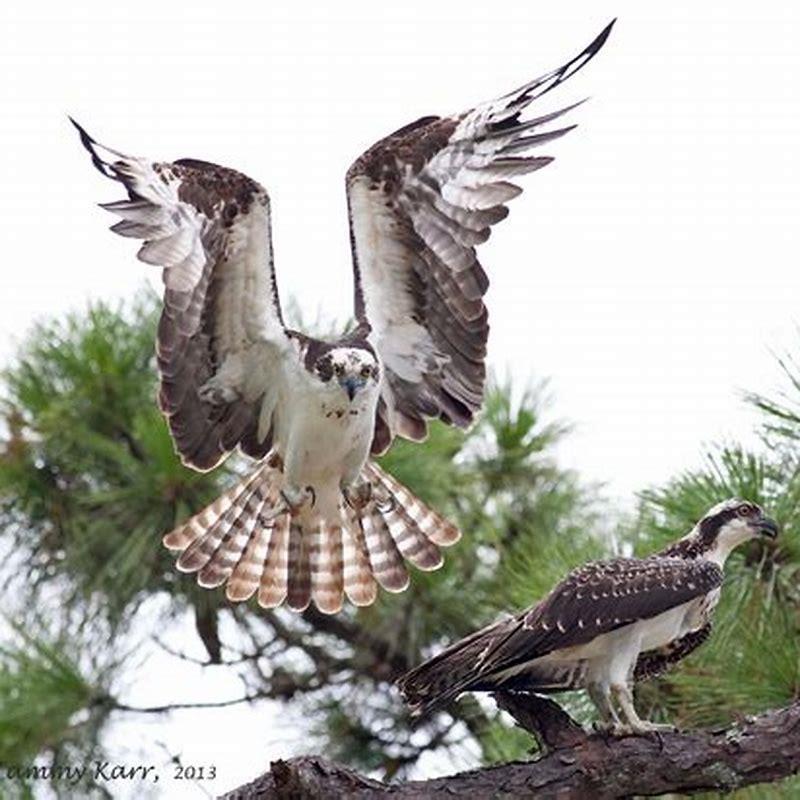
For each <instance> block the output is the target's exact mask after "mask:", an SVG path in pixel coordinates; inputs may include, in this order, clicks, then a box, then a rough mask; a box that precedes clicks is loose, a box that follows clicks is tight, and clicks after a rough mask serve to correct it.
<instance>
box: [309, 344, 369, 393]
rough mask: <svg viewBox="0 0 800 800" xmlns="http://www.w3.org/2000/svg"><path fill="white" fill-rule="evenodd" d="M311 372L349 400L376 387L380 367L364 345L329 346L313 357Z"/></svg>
mask: <svg viewBox="0 0 800 800" xmlns="http://www.w3.org/2000/svg"><path fill="white" fill-rule="evenodd" d="M314 373H315V374H316V375H317V377H318V378H319V379H320V380H321V381H322V382H323V383H326V384H328V385H329V386H330V387H331V388H336V389H337V390H338V391H341V392H342V393H343V394H344V396H345V397H346V398H347V400H348V401H349V402H351V403H352V402H353V401H355V400H356V399H357V398H358V397H359V396H360V395H363V393H364V392H365V391H369V390H370V389H372V390H377V388H378V383H379V377H380V367H379V366H378V361H377V359H376V358H375V356H374V355H373V354H372V353H371V352H370V351H369V350H367V349H366V348H363V347H333V348H331V349H330V350H328V351H327V352H326V353H324V354H323V355H322V356H320V357H319V358H318V359H317V361H316V363H315V364H314Z"/></svg>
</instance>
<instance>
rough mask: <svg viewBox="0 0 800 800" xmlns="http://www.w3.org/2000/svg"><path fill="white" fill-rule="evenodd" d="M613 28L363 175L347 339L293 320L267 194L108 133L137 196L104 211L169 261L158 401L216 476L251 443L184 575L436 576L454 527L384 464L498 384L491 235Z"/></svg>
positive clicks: (404, 138)
mask: <svg viewBox="0 0 800 800" xmlns="http://www.w3.org/2000/svg"><path fill="white" fill-rule="evenodd" d="M610 28H611V26H610V25H609V26H608V27H607V28H606V29H605V30H604V31H603V32H602V33H601V34H600V35H599V36H598V37H597V39H595V41H594V42H592V44H591V45H589V47H587V48H586V49H585V50H584V51H582V52H581V53H580V54H579V55H578V56H577V57H576V58H574V59H572V60H571V61H570V62H568V63H567V64H566V65H565V66H563V67H561V68H560V69H558V70H555V71H553V72H551V73H548V74H546V75H544V76H542V77H541V78H538V79H536V80H533V81H531V82H529V83H527V84H525V85H524V86H523V87H520V89H518V90H516V91H514V92H512V93H510V94H508V95H505V96H503V97H501V98H499V99H498V100H495V101H492V102H489V103H484V104H482V105H479V106H476V107H475V108H473V109H472V110H470V111H468V112H466V113H462V114H455V115H452V116H448V117H441V118H440V117H424V118H422V119H420V120H418V121H417V122H415V123H412V124H411V125H408V126H406V127H405V128H402V129H401V130H399V131H397V132H395V133H394V134H392V135H391V136H389V137H387V138H385V139H382V140H381V141H379V142H378V143H377V144H376V145H374V146H373V147H371V148H370V149H369V150H368V151H367V152H366V153H364V154H363V155H362V156H361V157H360V158H359V159H357V160H356V162H355V163H354V164H353V166H352V167H351V168H350V170H349V171H348V173H347V181H346V183H347V197H348V208H349V214H350V229H351V240H352V249H353V261H354V270H355V317H356V321H357V326H356V328H355V329H354V330H353V331H351V332H350V333H348V334H345V335H343V336H342V337H340V338H339V339H337V340H335V341H332V342H325V341H322V340H319V339H315V338H313V337H309V336H306V335H304V334H302V333H299V332H298V331H293V330H290V329H288V328H287V327H286V326H285V324H284V321H283V318H282V315H281V307H280V301H279V297H278V291H277V284H276V280H275V271H274V266H273V254H272V243H271V231H270V201H269V197H268V195H267V192H266V190H265V189H264V188H263V187H262V186H260V185H259V184H258V183H256V182H255V181H253V180H251V179H250V178H248V177H247V176H246V175H243V174H241V173H239V172H236V171H235V170H232V169H229V168H227V167H221V166H218V165H215V164H211V163H208V162H205V161H199V160H196V159H186V158H184V159H179V160H177V161H174V162H159V161H152V160H150V159H146V158H140V157H135V156H129V155H125V154H123V153H120V152H118V151H116V150H112V149H111V148H108V147H105V146H103V145H101V144H99V143H98V142H96V141H95V140H94V139H93V138H92V137H91V136H89V134H87V133H86V132H85V131H84V130H83V129H82V128H81V127H80V126H78V125H77V123H76V127H77V128H78V130H79V132H80V136H81V141H82V142H83V144H84V146H85V147H86V149H87V150H88V151H89V152H90V154H91V157H92V160H93V163H94V164H95V166H96V167H97V168H98V169H99V170H100V171H101V172H102V173H103V174H104V175H105V176H107V177H109V178H111V179H113V180H115V181H118V182H119V183H121V184H122V186H123V187H124V188H125V190H126V192H127V199H124V200H119V201H115V202H111V203H105V204H103V207H104V208H106V209H107V210H108V211H110V212H112V213H114V214H115V215H117V216H118V217H119V218H120V219H119V221H118V222H117V223H116V224H115V225H114V226H113V227H112V230H114V231H115V232H116V233H119V234H121V235H123V236H128V237H133V238H137V239H141V240H143V242H144V243H143V244H142V246H141V247H140V249H139V253H138V256H139V258H140V259H141V260H142V261H144V262H146V263H148V264H154V265H157V266H160V267H161V268H162V270H163V280H164V284H165V290H164V307H163V311H162V315H161V319H160V322H159V327H158V335H157V341H156V352H157V356H158V369H159V375H160V390H159V404H160V407H161V409H162V411H163V413H164V415H165V416H166V418H167V421H168V424H169V428H170V432H171V434H172V438H173V440H174V441H175V446H176V449H177V451H178V453H179V454H180V457H181V459H182V461H183V463H184V464H186V465H187V466H189V467H191V468H193V469H197V470H210V469H213V468H214V467H215V466H217V465H218V464H219V463H220V462H221V461H222V460H224V459H225V458H226V457H227V456H228V455H229V454H230V453H231V452H232V451H234V450H236V449H239V450H240V451H241V452H243V453H244V454H246V455H248V456H250V457H252V458H254V459H256V460H258V461H259V462H260V464H259V466H258V467H257V468H256V470H255V472H253V474H252V475H250V476H248V477H247V478H245V479H244V480H242V481H241V482H240V483H238V484H237V485H236V486H234V487H232V488H231V489H229V490H228V491H227V492H226V493H225V494H224V495H222V497H220V498H219V500H217V501H216V502H215V503H213V504H211V505H210V506H209V507H208V508H207V509H205V510H203V511H202V512H200V513H199V514H198V515H196V516H195V517H193V518H192V519H191V520H189V521H188V522H186V523H184V524H183V525H180V526H179V527H178V528H176V529H175V530H174V531H172V532H171V533H169V534H168V535H167V536H166V537H165V543H166V544H167V546H168V547H170V548H172V549H174V550H176V551H179V552H180V556H179V558H178V562H177V565H178V568H179V569H181V570H183V571H186V572H192V573H196V574H197V576H198V582H199V583H200V584H201V585H203V586H208V587H217V586H221V585H223V584H227V594H228V597H229V598H230V599H232V600H244V599H247V598H248V597H251V596H253V595H257V597H258V602H259V603H261V604H262V605H263V606H266V607H273V606H276V605H279V604H280V603H282V602H284V601H286V602H287V603H288V605H289V606H291V607H292V608H295V609H303V608H305V607H306V606H307V605H308V604H309V603H310V602H314V603H315V604H316V605H317V606H318V607H319V608H320V609H322V610H323V611H328V612H335V611H337V610H338V609H339V608H340V607H341V604H342V600H343V598H344V597H345V596H346V597H348V598H349V599H350V600H351V601H352V602H353V603H355V604H358V605H367V604H369V603H371V602H373V600H374V599H375V596H376V593H377V587H378V586H381V587H383V588H385V589H387V590H389V591H402V590H403V589H405V587H406V586H407V585H408V581H409V575H408V569H407V566H406V564H407V563H411V564H412V565H413V566H415V567H417V568H419V569H436V568H437V567H438V566H439V565H440V564H441V563H442V557H441V552H440V548H441V547H444V546H448V545H450V544H452V543H453V542H455V541H456V540H457V539H458V538H459V532H458V530H457V528H455V526H453V525H452V524H450V523H448V522H447V521H446V520H444V519H443V518H442V517H440V516H439V515H438V514H436V513H435V512H434V511H432V510H431V509H429V508H428V507H427V506H425V505H424V504H423V503H422V502H421V501H420V500H418V499H417V498H415V497H414V496H413V495H412V494H411V493H410V492H409V491H408V490H407V489H405V487H403V486H401V485H400V484H398V483H397V481H395V480H394V479H393V478H392V477H391V476H389V475H387V474H386V473H384V472H383V471H382V470H380V468H379V467H378V466H377V465H376V464H374V463H373V462H370V461H369V456H370V454H373V455H374V454H379V453H382V452H384V451H385V450H386V449H387V448H388V447H389V446H390V444H391V442H392V440H393V439H394V437H395V436H402V437H405V438H409V439H413V440H421V439H423V438H424V437H425V434H426V430H427V421H428V420H430V419H436V418H438V419H441V420H443V421H445V422H446V423H450V424H454V425H457V426H459V427H467V426H468V425H469V424H470V423H471V422H472V420H473V419H474V416H475V414H476V413H477V411H478V409H479V408H480V406H481V402H482V398H483V390H484V382H485V374H486V372H485V363H484V362H485V355H486V340H487V336H488V330H489V328H488V316H487V311H486V307H485V306H484V304H483V299H482V298H483V295H484V294H485V292H486V288H487V286H488V279H487V277H486V274H485V272H484V271H483V269H482V267H481V266H480V264H479V263H478V261H477V257H476V252H475V248H476V246H477V245H478V244H480V243H481V242H483V241H485V240H486V239H487V238H488V236H489V231H490V227H491V226H492V225H494V224H495V223H496V222H498V221H500V220H501V219H503V218H504V217H505V216H506V213H507V209H506V206H505V203H506V202H507V201H508V200H510V199H512V198H513V197H514V196H516V195H517V194H518V193H519V191H520V189H519V188H518V187H517V186H515V185H514V184H512V183H510V182H509V179H511V178H514V177H516V176H520V175H523V174H525V173H528V172H532V171H534V170H537V169H539V168H541V167H543V166H545V165H546V164H548V163H549V162H550V161H551V160H552V159H551V158H550V157H549V156H541V155H534V154H533V151H535V150H536V148H538V147H539V146H540V145H542V144H544V143H547V142H550V141H552V140H553V139H556V138H557V137H559V136H561V135H563V134H564V133H565V132H567V131H568V130H570V129H571V127H574V126H568V127H557V126H555V125H553V123H555V122H556V121H557V120H558V119H559V118H560V117H561V116H562V115H563V114H565V113H566V112H568V111H569V110H571V109H572V108H574V106H568V107H566V108H562V109H560V110H558V111H554V112H553V111H551V112H548V113H544V114H540V115H539V116H535V117H532V118H529V119H527V120H524V119H523V118H522V114H523V112H524V111H525V110H526V109H527V108H528V106H529V105H530V104H531V103H533V102H534V101H536V100H537V99H538V98H540V97H541V96H542V95H544V94H546V93H547V92H549V91H550V90H551V89H553V88H555V87H556V86H558V85H559V84H560V83H562V82H563V81H564V80H566V79H567V78H568V77H569V76H570V75H572V74H573V73H574V72H575V71H576V70H578V69H580V68H581V67H582V66H583V65H584V64H585V63H586V62H587V61H589V60H590V59H591V58H592V57H593V56H594V55H595V54H596V53H597V51H598V50H599V49H600V47H601V46H602V45H603V43H604V42H605V40H606V38H607V36H608V33H609V31H610Z"/></svg>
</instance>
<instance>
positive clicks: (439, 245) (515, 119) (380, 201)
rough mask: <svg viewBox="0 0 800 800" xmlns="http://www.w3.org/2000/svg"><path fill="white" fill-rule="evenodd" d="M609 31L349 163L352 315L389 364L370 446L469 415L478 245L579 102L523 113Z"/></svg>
mask: <svg viewBox="0 0 800 800" xmlns="http://www.w3.org/2000/svg"><path fill="white" fill-rule="evenodd" d="M610 29H611V25H609V26H608V27H607V28H606V29H605V30H604V31H603V32H602V33H601V34H600V35H599V36H598V37H597V38H596V39H595V40H594V41H593V42H592V44H590V45H589V46H588V47H587V48H586V49H585V50H583V52H581V53H580V54H579V55H578V56H576V57H575V58H574V59H572V60H571V61H570V62H568V63H567V64H565V65H564V66H562V67H560V68H559V69H557V70H554V71H553V72H549V73H547V74H546V75H543V76H541V77H540V78H537V79H535V80H533V81H530V82H529V83H527V84H525V85H524V86H522V87H520V88H519V89H517V90H515V91H514V92H511V93H509V94H507V95H505V96H503V97H501V98H499V99H497V100H494V101H491V102H488V103H484V104H482V105H479V106H477V107H475V108H473V109H472V110H471V111H468V112H467V113H464V114H456V115H452V116H449V117H435V116H434V117H423V118H421V119H419V120H417V121H416V122H414V123H411V124H410V125H407V126H405V127H403V128H401V129H400V130H398V131H396V132H395V133H393V134H391V135H390V136H388V137H386V138H385V139H382V140H381V141H379V142H378V143H377V144H375V145H373V146H372V147H371V148H370V149H369V150H367V151H366V152H365V153H364V154H363V155H362V156H361V157H360V158H358V159H357V160H356V162H355V163H354V164H353V165H352V167H351V168H350V169H349V171H348V173H347V194H348V207H349V214H350V231H351V243H352V249H353V262H354V268H355V273H356V294H355V312H356V317H357V319H358V320H359V322H360V323H361V325H362V327H364V328H367V329H369V330H370V341H372V342H373V344H374V346H375V348H376V349H377V351H378V352H379V354H380V357H381V359H382V360H383V363H384V365H385V367H386V374H385V378H384V382H383V391H382V401H383V402H382V403H381V405H380V407H379V411H378V419H377V421H376V430H375V436H374V439H373V448H372V449H373V452H375V453H378V452H382V451H383V450H385V449H386V448H387V447H388V445H389V444H390V443H391V441H392V439H393V437H394V436H395V435H398V434H399V435H401V436H404V437H405V438H408V439H412V440H420V439H422V438H424V437H425V435H426V431H427V424H426V421H427V420H428V419H430V418H439V419H442V420H444V421H445V422H448V423H452V424H455V425H458V426H460V427H466V426H468V425H469V424H470V423H471V422H472V420H473V417H474V415H475V413H476V412H477V410H478V409H479V407H480V405H481V402H482V399H483V391H484V383H485V378H486V368H485V363H484V361H485V356H486V342H487V338H488V333H489V324H488V315H487V312H486V307H485V306H484V304H483V296H484V294H485V293H486V290H487V287H488V285H489V281H488V278H487V276H486V273H485V272H484V270H483V268H482V267H481V265H480V263H479V262H478V260H477V256H476V252H475V248H476V247H477V245H479V244H481V243H482V242H484V241H486V239H488V237H489V233H490V228H491V226H492V225H494V224H496V223H497V222H499V221H500V220H502V219H503V218H505V216H506V215H507V213H508V209H507V208H506V206H505V204H506V203H507V202H508V201H509V200H511V199H513V198H514V197H516V196H517V195H518V194H519V193H520V191H521V189H520V188H519V187H518V186H516V185H515V184H513V183H511V182H510V179H513V178H516V177H518V176H521V175H524V174H526V173H529V172H533V171H535V170H538V169H541V168H542V167H544V166H546V165H547V164H549V163H550V162H551V161H552V158H551V157H549V156H541V155H532V154H531V151H533V150H534V149H535V148H537V147H539V146H540V145H543V144H545V143H547V142H550V141H552V140H554V139H556V138H558V137H560V136H562V135H564V134H565V133H567V132H568V131H569V130H571V129H572V128H573V127H574V126H572V125H570V126H566V127H560V128H554V129H553V128H548V127H547V126H548V125H549V124H550V123H552V122H554V121H555V120H557V119H558V118H559V117H561V116H562V115H563V114H566V113H567V112H568V111H570V110H572V109H573V108H574V107H575V106H574V105H571V106H568V107H566V108H562V109H560V110H558V111H555V112H551V113H547V114H543V115H540V116H538V117H535V118H533V119H522V117H521V115H522V113H523V112H524V111H525V109H526V108H527V107H528V106H529V105H530V104H531V103H532V102H534V101H535V100H536V99H537V98H539V97H541V96H542V95H543V94H545V93H546V92H549V91H550V90H551V89H553V88H555V87H556V86H558V85H559V84H560V83H562V82H563V81H565V80H566V79H567V78H569V77H570V76H571V75H573V74H574V73H575V72H576V71H577V70H579V69H580V68H581V67H582V66H583V65H584V64H586V63H587V62H588V61H589V60H590V59H591V58H592V57H593V56H594V55H595V54H596V53H597V51H598V50H599V49H600V47H602V45H603V43H604V42H605V40H606V38H607V36H608V34H609V32H610Z"/></svg>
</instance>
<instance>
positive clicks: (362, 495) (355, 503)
mask: <svg viewBox="0 0 800 800" xmlns="http://www.w3.org/2000/svg"><path fill="white" fill-rule="evenodd" d="M342 496H343V497H344V501H345V503H347V505H348V506H350V508H352V509H353V511H361V510H362V509H363V508H364V507H365V506H366V505H367V504H368V503H369V501H370V500H372V484H371V483H370V482H369V481H363V482H362V483H359V484H356V485H354V486H343V487H342Z"/></svg>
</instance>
